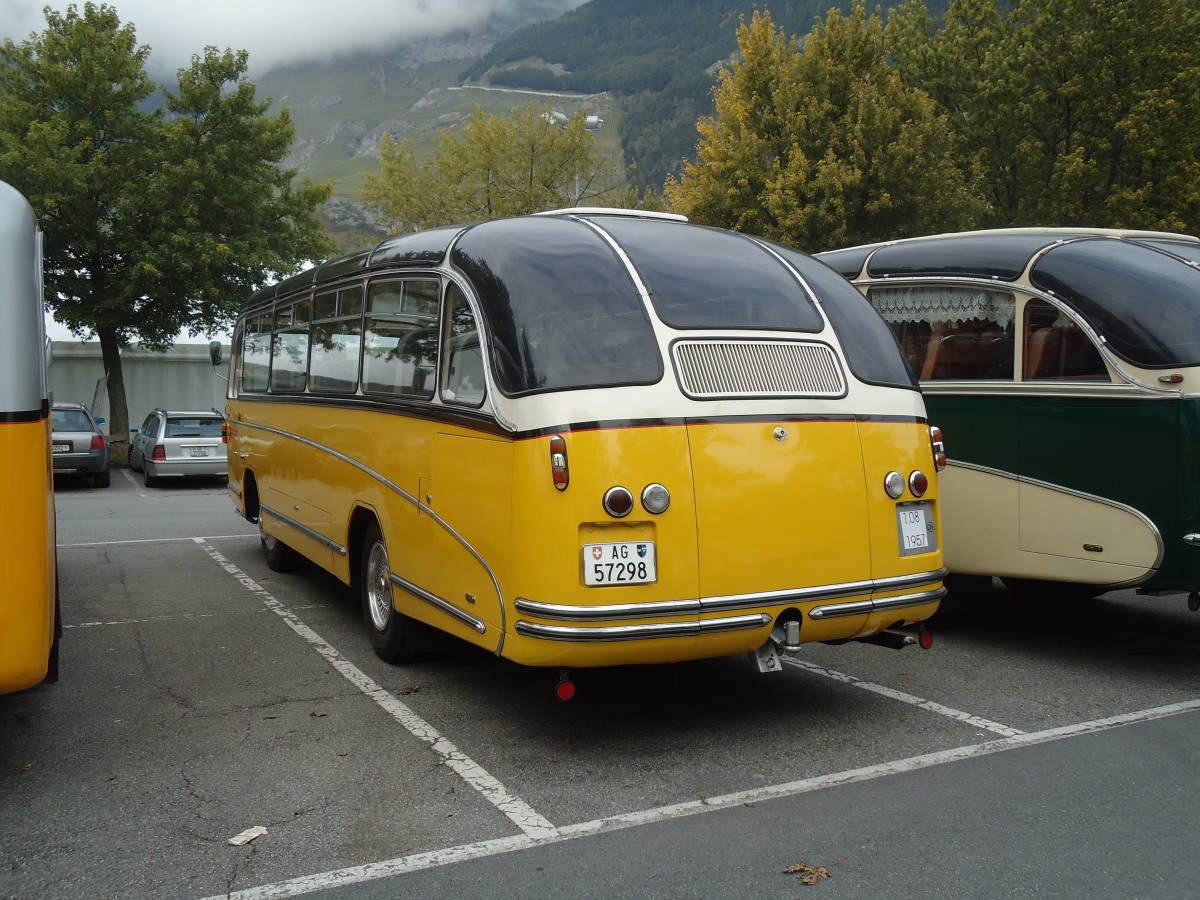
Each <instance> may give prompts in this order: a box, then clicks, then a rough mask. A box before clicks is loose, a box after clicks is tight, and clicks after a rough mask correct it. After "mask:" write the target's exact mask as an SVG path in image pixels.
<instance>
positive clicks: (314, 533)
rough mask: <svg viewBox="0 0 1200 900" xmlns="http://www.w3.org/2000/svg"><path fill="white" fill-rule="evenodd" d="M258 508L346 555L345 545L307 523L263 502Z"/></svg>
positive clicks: (339, 554) (341, 554) (339, 553)
mask: <svg viewBox="0 0 1200 900" xmlns="http://www.w3.org/2000/svg"><path fill="white" fill-rule="evenodd" d="M258 508H259V509H260V510H262V511H263V512H265V513H269V514H270V515H272V516H274V517H275V518H276V519H278V520H279V521H280V522H282V523H283V524H284V525H287V526H288V527H289V528H294V529H295V530H296V531H298V532H300V533H301V534H302V535H304V536H305V537H308V538H311V539H312V540H314V541H316V542H317V543H318V544H321V545H323V546H325V547H328V548H329V549H330V550H332V551H333V552H334V553H336V554H337V555H338V556H345V555H346V548H345V547H343V546H342V545H341V544H339V543H338V542H337V541H333V540H330V539H329V538H327V537H325V535H323V534H321V532H319V531H317V530H315V529H313V528H309V527H308V526H307V525H304V524H302V523H300V522H297V521H296V520H295V519H293V518H291V517H290V516H285V515H284V514H283V513H281V512H280V511H279V510H277V509H272V508H271V507H269V506H267V504H265V503H259V504H258Z"/></svg>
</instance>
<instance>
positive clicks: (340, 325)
mask: <svg viewBox="0 0 1200 900" xmlns="http://www.w3.org/2000/svg"><path fill="white" fill-rule="evenodd" d="M362 295H363V289H362V285H361V284H357V285H351V286H349V287H345V288H342V289H341V290H339V291H338V292H337V303H336V305H334V306H333V307H332V309H331V306H330V304H329V303H328V301H327V300H326V298H325V297H321V296H318V297H317V303H316V309H317V313H318V315H321V314H322V313H323V314H326V315H327V314H329V313H330V312H331V311H332V312H334V313H335V314H336V316H337V318H335V319H333V320H332V321H328V322H318V321H314V322H313V327H312V345H311V347H310V348H309V361H308V389H309V390H310V391H331V392H335V393H340V394H353V393H354V392H355V390H357V389H358V364H359V351H360V349H361V345H362Z"/></svg>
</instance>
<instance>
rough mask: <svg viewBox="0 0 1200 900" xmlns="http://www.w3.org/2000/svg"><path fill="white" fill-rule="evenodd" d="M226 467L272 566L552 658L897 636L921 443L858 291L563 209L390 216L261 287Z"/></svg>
mask: <svg viewBox="0 0 1200 900" xmlns="http://www.w3.org/2000/svg"><path fill="white" fill-rule="evenodd" d="M233 343H234V351H233V354H232V360H231V373H230V379H229V396H228V408H227V416H228V442H229V448H228V451H229V482H230V485H229V487H230V490H231V492H232V494H233V496H234V499H235V503H236V505H237V509H238V511H239V512H240V514H241V515H242V516H244V517H245V518H246V519H248V520H249V521H252V522H257V523H258V524H259V526H260V528H261V534H262V543H263V547H264V550H265V552H266V556H267V562H268V564H269V565H270V566H271V567H272V568H275V569H282V568H286V567H287V566H288V565H289V563H291V562H292V561H293V560H294V558H295V554H296V553H300V554H303V555H304V556H305V557H307V558H309V559H310V560H312V561H313V562H315V563H317V564H318V565H320V566H322V567H323V568H325V569H327V570H328V571H330V572H332V573H333V574H334V575H336V576H337V577H338V578H340V579H341V580H342V581H344V582H346V583H348V584H351V585H353V586H355V588H356V589H357V591H358V592H359V593H360V595H361V601H362V606H363V610H364V617H365V620H366V624H367V631H368V633H369V634H370V636H371V640H372V642H373V644H374V647H375V650H376V652H377V653H378V654H379V656H380V657H382V658H383V659H386V660H389V661H400V660H403V659H404V658H406V657H407V656H408V655H410V654H411V653H413V652H415V651H416V650H417V649H419V647H418V646H416V645H415V644H414V641H413V632H414V628H413V627H412V626H411V624H410V622H411V620H419V621H422V622H424V623H426V624H428V625H432V626H434V627H436V628H438V629H441V630H444V631H446V632H449V633H450V634H453V635H455V636H457V637H459V638H462V639H463V640H466V641H469V642H471V643H473V644H476V645H479V646H481V647H485V648H487V649H489V650H491V651H493V652H494V653H496V654H497V655H499V656H502V657H505V658H507V659H510V660H513V661H516V662H518V663H522V664H527V665H533V666H551V667H559V668H560V670H562V671H561V672H560V675H561V680H560V694H567V695H569V694H570V692H571V691H572V690H573V687H572V686H571V682H570V680H569V671H567V670H568V669H569V667H572V666H580V667H586V666H605V665H617V664H629V663H666V662H672V661H678V660H686V659H697V658H706V657H715V656H723V655H731V654H737V653H752V654H754V655H755V658H756V659H757V661H758V665H759V667H760V668H761V669H762V670H763V671H771V670H777V669H778V668H779V658H778V655H777V650H778V649H779V648H783V649H796V648H798V647H799V645H801V644H803V643H806V642H811V641H826V642H840V641H847V640H867V641H873V642H875V643H881V644H885V645H891V646H902V645H904V644H908V643H914V642H919V643H922V645H926V644H927V641H928V640H929V637H928V633H927V632H925V631H924V629H923V628H922V627H921V625H920V623H922V622H923V621H924V620H925V619H927V618H928V617H929V616H931V615H932V614H933V613H934V612H935V611H936V609H937V607H938V602H939V601H940V599H941V597H942V596H943V594H944V589H943V587H942V577H943V575H944V574H945V572H944V570H943V568H942V551H941V543H940V539H939V530H938V516H939V509H938V484H937V468H938V465H939V462H938V460H939V459H941V458H942V456H941V454H942V452H943V451H942V448H941V444H940V436H939V435H935V434H933V433H931V428H930V426H929V424H928V422H927V420H926V415H925V407H924V404H923V401H922V397H921V394H920V392H919V390H918V389H917V383H916V380H915V378H914V376H913V374H912V373H911V371H910V370H909V368H908V366H907V364H906V363H905V361H904V359H903V357H902V355H901V353H900V351H899V348H898V347H897V345H896V341H895V340H894V338H893V337H892V335H891V333H890V331H889V330H888V328H887V326H886V325H885V323H884V322H883V320H882V319H881V318H880V317H879V315H878V314H877V313H876V312H875V311H874V310H873V309H871V307H870V306H869V304H867V302H866V301H865V300H864V299H863V298H862V296H861V295H860V294H859V293H858V292H857V291H855V290H854V289H853V288H852V287H850V285H849V284H848V283H846V282H845V281H844V280H843V279H842V278H841V277H840V276H838V275H837V274H836V273H835V272H834V271H833V270H832V269H830V268H828V267H827V266H825V265H824V264H822V263H819V262H817V261H815V260H813V259H811V258H810V257H807V256H804V255H803V254H800V253H797V252H795V251H792V250H789V249H787V248H784V247H779V246H775V245H772V244H769V243H767V242H764V241H761V240H757V239H753V238H750V237H747V236H745V235H741V234H736V233H734V232H728V231H723V230H719V229H712V228H704V227H700V226H696V225H693V224H690V223H688V222H687V221H686V220H684V219H683V218H682V217H679V216H669V215H664V214H658V215H654V214H649V213H633V212H627V211H615V210H604V209H574V210H562V211H557V212H554V213H547V214H540V215H534V216H525V217H519V218H513V219H504V220H499V221H492V222H485V223H482V224H478V225H474V226H468V227H453V228H438V229H431V230H429V231H425V232H419V233H416V234H410V235H403V236H400V237H396V238H392V239H389V240H387V241H384V242H383V243H381V244H379V245H378V246H376V247H374V248H372V249H371V250H368V251H364V252H361V253H357V254H353V255H350V256H346V257H341V258H339V259H334V260H330V261H328V262H326V263H323V264H321V265H318V266H316V267H314V268H312V269H309V270H307V271H305V272H302V273H300V274H299V275H296V276H293V277H291V278H289V279H287V280H285V281H283V282H281V283H280V284H278V285H275V286H273V287H270V288H267V289H265V290H262V291H259V292H258V293H256V294H255V295H254V296H253V297H251V298H250V299H249V301H248V302H247V303H246V304H245V307H244V310H243V311H242V313H241V316H240V317H239V320H238V323H237V326H236V330H235V333H234V342H233Z"/></svg>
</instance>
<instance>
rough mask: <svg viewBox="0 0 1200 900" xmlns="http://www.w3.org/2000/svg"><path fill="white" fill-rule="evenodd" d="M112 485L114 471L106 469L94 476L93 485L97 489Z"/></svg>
mask: <svg viewBox="0 0 1200 900" xmlns="http://www.w3.org/2000/svg"><path fill="white" fill-rule="evenodd" d="M111 483H112V470H111V469H105V470H104V471H103V472H97V473H96V474H95V475H93V476H92V484H94V485H95V486H96V487H108V486H109V484H111Z"/></svg>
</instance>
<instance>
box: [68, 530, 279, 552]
mask: <svg viewBox="0 0 1200 900" xmlns="http://www.w3.org/2000/svg"><path fill="white" fill-rule="evenodd" d="M235 538H254V540H256V541H257V540H258V535H257V534H210V535H208V536H207V537H177V538H138V539H136V540H130V541H84V542H82V543H78V544H59V545H58V549H59V550H74V549H75V548H77V547H120V546H123V545H125V544H178V543H190V544H195V543H198V542H200V541H228V540H233V539H235Z"/></svg>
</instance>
